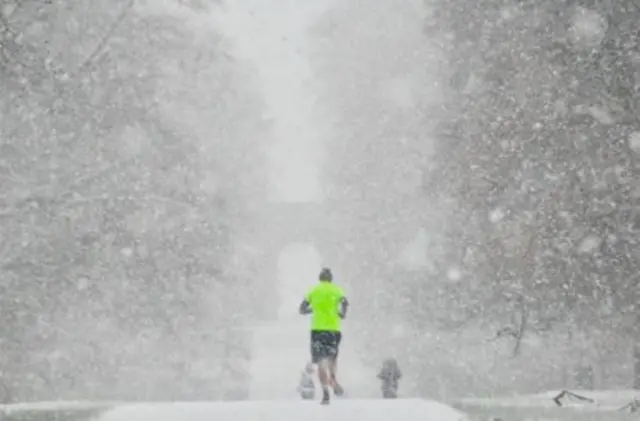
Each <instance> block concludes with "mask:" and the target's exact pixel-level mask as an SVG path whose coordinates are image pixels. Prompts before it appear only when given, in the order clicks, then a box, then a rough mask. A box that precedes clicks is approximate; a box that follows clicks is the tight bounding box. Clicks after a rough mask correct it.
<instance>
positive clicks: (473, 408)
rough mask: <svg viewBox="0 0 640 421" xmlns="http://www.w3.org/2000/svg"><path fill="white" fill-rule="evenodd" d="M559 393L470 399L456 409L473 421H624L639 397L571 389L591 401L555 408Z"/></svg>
mask: <svg viewBox="0 0 640 421" xmlns="http://www.w3.org/2000/svg"><path fill="white" fill-rule="evenodd" d="M560 392H562V391H561V390H552V391H548V392H544V393H539V394H534V395H521V396H509V397H502V398H485V399H481V398H471V399H463V400H461V401H459V402H458V403H457V404H456V405H455V407H456V408H459V409H460V410H462V411H464V412H466V413H467V414H469V417H470V418H471V419H473V420H476V419H495V418H500V419H504V420H541V421H547V420H555V421H578V420H580V421H627V420H629V421H630V420H635V421H637V420H638V415H637V414H634V413H629V412H628V411H625V410H624V409H623V408H624V407H625V406H627V405H628V404H629V403H630V402H632V401H633V400H634V399H637V398H638V397H640V391H633V390H595V391H594V390H573V389H572V390H570V392H571V393H572V394H575V395H579V396H582V397H584V398H588V399H589V400H590V401H581V400H576V399H568V400H566V401H562V402H563V406H562V407H558V406H557V405H556V403H555V402H554V401H553V399H554V398H555V397H556V396H558V395H559V394H560Z"/></svg>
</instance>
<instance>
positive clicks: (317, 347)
mask: <svg viewBox="0 0 640 421" xmlns="http://www.w3.org/2000/svg"><path fill="white" fill-rule="evenodd" d="M326 333H327V332H320V331H312V332H311V357H312V361H313V362H314V363H315V364H317V366H318V380H320V384H321V385H322V402H323V403H328V402H329V387H330V385H331V362H330V359H329V358H330V355H329V353H328V352H327V350H328V347H327V337H326Z"/></svg>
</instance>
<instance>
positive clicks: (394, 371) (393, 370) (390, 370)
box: [377, 358, 402, 399]
mask: <svg viewBox="0 0 640 421" xmlns="http://www.w3.org/2000/svg"><path fill="white" fill-rule="evenodd" d="M377 377H378V379H380V380H381V381H382V385H381V386H382V397H383V398H385V399H395V398H397V397H398V387H399V381H400V379H401V378H402V372H401V371H400V367H399V366H398V362H397V361H396V359H395V358H387V359H386V360H384V361H383V362H382V367H381V368H380V372H379V373H378V376H377Z"/></svg>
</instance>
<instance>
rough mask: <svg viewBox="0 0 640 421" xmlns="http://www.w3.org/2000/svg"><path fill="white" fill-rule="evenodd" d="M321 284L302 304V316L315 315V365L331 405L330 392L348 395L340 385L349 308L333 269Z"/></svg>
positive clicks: (324, 273)
mask: <svg viewBox="0 0 640 421" xmlns="http://www.w3.org/2000/svg"><path fill="white" fill-rule="evenodd" d="M318 278H319V281H320V282H318V284H317V285H316V286H315V287H313V288H312V289H311V291H310V292H309V293H308V294H307V296H306V297H305V299H304V300H303V301H302V303H301V304H300V314H311V362H312V363H314V364H317V365H318V379H319V380H320V384H321V385H322V403H323V404H328V403H329V399H330V395H329V388H333V393H334V394H335V395H336V396H341V395H342V394H343V393H344V390H343V388H342V386H340V384H339V383H338V381H337V377H336V372H337V368H338V351H339V348H340V341H341V340H342V333H341V327H342V326H341V325H342V319H344V318H345V316H346V315H347V307H348V305H349V303H348V301H347V298H346V297H345V296H344V292H343V291H342V288H340V287H339V286H337V285H336V284H334V283H333V274H332V273H331V269H329V268H324V269H322V271H321V272H320V276H319V277H318Z"/></svg>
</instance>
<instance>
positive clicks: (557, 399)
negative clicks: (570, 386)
mask: <svg viewBox="0 0 640 421" xmlns="http://www.w3.org/2000/svg"><path fill="white" fill-rule="evenodd" d="M563 398H568V399H570V400H574V401H582V402H588V403H596V401H594V400H593V399H591V398H587V397H586V396H580V395H577V394H575V393H573V392H570V391H568V390H563V391H561V392H560V393H558V395H557V396H556V397H554V398H553V402H555V404H556V405H558V406H563V405H562V400H561V399H563Z"/></svg>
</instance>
